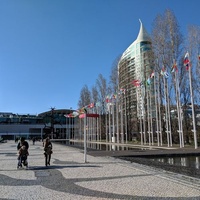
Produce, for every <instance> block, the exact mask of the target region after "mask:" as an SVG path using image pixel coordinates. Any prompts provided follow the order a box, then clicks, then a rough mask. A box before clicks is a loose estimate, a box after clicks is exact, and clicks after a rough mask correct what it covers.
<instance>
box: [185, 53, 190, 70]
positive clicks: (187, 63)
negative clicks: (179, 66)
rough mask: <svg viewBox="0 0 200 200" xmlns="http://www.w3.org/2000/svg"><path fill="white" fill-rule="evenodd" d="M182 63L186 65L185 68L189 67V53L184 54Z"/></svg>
mask: <svg viewBox="0 0 200 200" xmlns="http://www.w3.org/2000/svg"><path fill="white" fill-rule="evenodd" d="M183 63H184V66H185V67H186V70H189V67H190V66H191V65H190V60H189V53H188V52H187V53H186V54H185V57H184V61H183Z"/></svg>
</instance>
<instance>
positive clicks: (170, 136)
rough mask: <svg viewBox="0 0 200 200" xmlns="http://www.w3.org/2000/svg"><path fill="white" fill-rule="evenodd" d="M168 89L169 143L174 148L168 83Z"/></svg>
mask: <svg viewBox="0 0 200 200" xmlns="http://www.w3.org/2000/svg"><path fill="white" fill-rule="evenodd" d="M166 86H167V87H166V89H167V96H166V97H167V112H168V123H169V127H168V129H169V130H168V131H169V141H170V146H172V131H171V115H170V102H169V90H168V81H167V84H166Z"/></svg>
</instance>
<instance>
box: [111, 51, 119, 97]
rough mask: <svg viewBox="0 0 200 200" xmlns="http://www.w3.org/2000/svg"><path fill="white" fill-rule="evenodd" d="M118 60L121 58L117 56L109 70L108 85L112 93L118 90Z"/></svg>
mask: <svg viewBox="0 0 200 200" xmlns="http://www.w3.org/2000/svg"><path fill="white" fill-rule="evenodd" d="M120 58H121V55H120V56H118V57H117V58H116V59H115V60H114V62H113V65H112V68H111V75H110V81H109V84H110V89H111V91H112V93H115V92H117V91H118V89H119V88H118V87H119V76H118V64H119V61H120Z"/></svg>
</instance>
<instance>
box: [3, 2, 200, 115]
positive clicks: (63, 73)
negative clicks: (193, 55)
mask: <svg viewBox="0 0 200 200" xmlns="http://www.w3.org/2000/svg"><path fill="white" fill-rule="evenodd" d="M199 7H200V1H199V0H190V1H188V0H0V74H1V84H0V112H12V113H18V114H39V113H42V112H46V111H48V110H50V109H51V108H52V107H53V108H55V109H69V108H72V109H77V108H78V101H79V98H80V91H81V89H82V88H83V87H84V86H85V85H87V86H88V88H89V89H91V88H92V87H93V86H94V85H95V83H96V80H97V78H98V76H99V74H102V75H103V77H104V78H106V79H107V80H109V76H110V74H111V68H112V65H113V63H114V61H115V59H116V58H117V57H118V56H119V55H121V54H122V53H123V52H124V51H125V50H126V48H127V47H128V46H129V45H130V44H131V43H132V42H133V41H134V40H135V39H136V38H137V35H138V33H139V28H140V23H139V19H141V21H142V23H143V25H144V27H145V28H146V30H147V32H148V33H151V30H152V23H153V21H154V19H155V17H156V16H157V15H158V14H163V13H164V11H165V10H166V9H170V10H172V11H173V12H174V14H175V16H176V18H177V20H178V23H179V25H180V28H181V31H182V33H183V34H186V30H187V25H189V24H193V25H197V26H199V25H200V18H199Z"/></svg>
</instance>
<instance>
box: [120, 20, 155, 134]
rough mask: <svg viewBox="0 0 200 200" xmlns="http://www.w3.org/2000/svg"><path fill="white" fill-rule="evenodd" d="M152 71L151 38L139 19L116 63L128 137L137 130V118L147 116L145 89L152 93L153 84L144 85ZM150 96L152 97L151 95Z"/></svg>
mask: <svg viewBox="0 0 200 200" xmlns="http://www.w3.org/2000/svg"><path fill="white" fill-rule="evenodd" d="M152 71H153V56H152V45H151V38H150V36H149V35H148V33H147V31H146V30H145V28H144V26H143V24H142V22H141V21H140V31H139V34H138V37H137V39H136V40H135V41H134V42H133V43H132V44H131V45H130V46H129V47H128V48H127V49H126V50H125V51H124V53H123V54H122V56H121V59H120V61H119V64H118V75H119V88H120V89H124V90H125V94H124V95H123V97H122V101H123V103H122V105H123V106H122V109H123V112H124V113H126V121H127V128H128V130H127V132H128V137H130V136H131V134H132V133H134V132H138V130H139V128H138V127H139V119H141V118H142V119H143V120H144V121H145V119H146V118H147V113H146V110H147V94H148V93H147V91H148V90H149V91H151V92H150V93H149V94H153V92H152V91H153V84H152V85H151V88H150V87H149V86H147V85H146V81H147V80H148V78H149V77H150V74H151V73H152ZM134 81H135V83H136V84H135V85H134V84H133V82H134ZM150 96H151V98H152V97H153V95H150ZM152 101H153V98H152Z"/></svg>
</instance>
